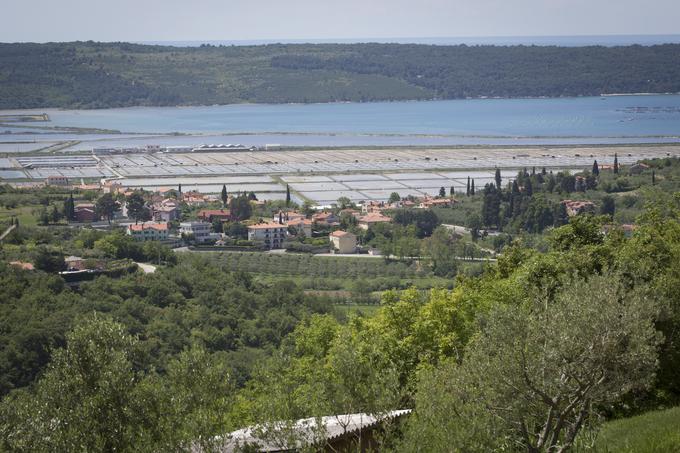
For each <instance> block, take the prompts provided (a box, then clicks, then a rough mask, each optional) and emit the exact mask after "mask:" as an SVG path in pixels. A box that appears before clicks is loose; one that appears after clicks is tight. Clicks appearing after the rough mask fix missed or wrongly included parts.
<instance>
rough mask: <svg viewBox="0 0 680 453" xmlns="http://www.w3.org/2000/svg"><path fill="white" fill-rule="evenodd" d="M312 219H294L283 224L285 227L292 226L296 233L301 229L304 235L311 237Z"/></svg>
mask: <svg viewBox="0 0 680 453" xmlns="http://www.w3.org/2000/svg"><path fill="white" fill-rule="evenodd" d="M312 223H313V222H312V221H311V219H304V218H302V219H296V220H290V221H288V222H285V223H284V225H286V226H287V227H294V228H295V229H296V230H297V231H298V233H299V232H300V231H302V232H303V233H304V234H305V237H308V238H311V237H312Z"/></svg>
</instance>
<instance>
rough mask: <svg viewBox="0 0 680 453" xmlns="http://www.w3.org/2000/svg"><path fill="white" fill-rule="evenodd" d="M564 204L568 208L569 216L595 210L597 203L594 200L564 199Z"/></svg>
mask: <svg viewBox="0 0 680 453" xmlns="http://www.w3.org/2000/svg"><path fill="white" fill-rule="evenodd" d="M562 204H563V205H564V206H565V207H566V208H567V215H568V216H569V217H572V216H575V215H578V214H583V213H585V212H595V203H593V202H592V201H574V200H564V201H562Z"/></svg>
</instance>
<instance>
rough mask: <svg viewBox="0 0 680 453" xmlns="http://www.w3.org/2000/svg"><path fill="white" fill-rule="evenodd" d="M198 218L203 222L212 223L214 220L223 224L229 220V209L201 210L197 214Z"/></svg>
mask: <svg viewBox="0 0 680 453" xmlns="http://www.w3.org/2000/svg"><path fill="white" fill-rule="evenodd" d="M198 218H199V219H201V220H203V221H204V222H212V221H213V220H215V219H218V220H221V221H223V222H224V221H225V220H231V211H230V210H229V209H202V210H200V211H199V212H198Z"/></svg>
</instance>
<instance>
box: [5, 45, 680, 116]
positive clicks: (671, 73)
mask: <svg viewBox="0 0 680 453" xmlns="http://www.w3.org/2000/svg"><path fill="white" fill-rule="evenodd" d="M640 92H655V93H667V92H680V45H670V44H669V45H659V46H649V47H643V46H628V47H577V48H573V47H572V48H567V47H536V46H530V47H527V46H511V47H495V46H475V47H469V46H465V45H461V46H427V45H403V44H295V45H266V46H238V47H237V46H227V47H215V46H202V47H187V48H181V47H169V46H151V45H138V44H127V43H95V42H76V43H48V44H0V109H14V108H47V107H62V108H106V107H126V106H139V105H157V106H165V105H212V104H230V103H244V102H253V103H288V102H301V103H308V102H334V101H355V102H364V101H384V100H416V99H432V98H438V99H456V98H466V97H484V96H488V97H538V96H546V97H559V96H588V95H595V96H597V95H600V94H602V93H640Z"/></svg>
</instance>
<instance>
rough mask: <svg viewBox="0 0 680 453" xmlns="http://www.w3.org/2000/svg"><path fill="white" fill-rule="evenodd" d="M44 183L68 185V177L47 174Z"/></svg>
mask: <svg viewBox="0 0 680 453" xmlns="http://www.w3.org/2000/svg"><path fill="white" fill-rule="evenodd" d="M45 184H47V185H48V186H68V178H67V177H66V176H48V177H47V179H45Z"/></svg>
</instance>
